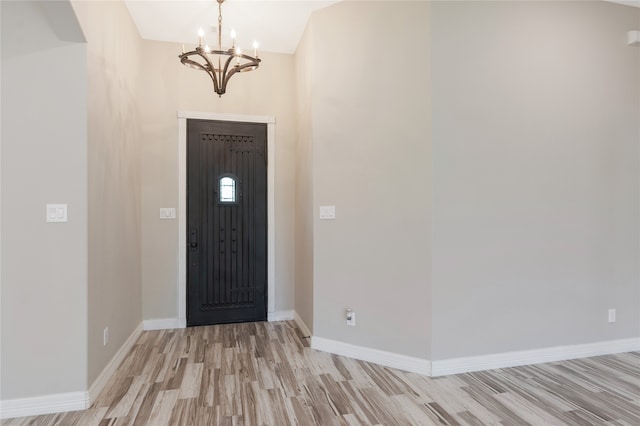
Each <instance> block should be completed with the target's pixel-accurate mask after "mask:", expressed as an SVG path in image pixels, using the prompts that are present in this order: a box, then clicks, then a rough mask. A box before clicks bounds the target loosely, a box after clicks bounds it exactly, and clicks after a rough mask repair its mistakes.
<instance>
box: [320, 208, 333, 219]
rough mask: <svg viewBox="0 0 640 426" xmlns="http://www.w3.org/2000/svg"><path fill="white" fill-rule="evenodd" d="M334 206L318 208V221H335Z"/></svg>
mask: <svg viewBox="0 0 640 426" xmlns="http://www.w3.org/2000/svg"><path fill="white" fill-rule="evenodd" d="M335 218H336V206H320V219H335Z"/></svg>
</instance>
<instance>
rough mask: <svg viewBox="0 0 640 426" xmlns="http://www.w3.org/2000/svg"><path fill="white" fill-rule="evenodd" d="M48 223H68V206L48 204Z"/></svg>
mask: <svg viewBox="0 0 640 426" xmlns="http://www.w3.org/2000/svg"><path fill="white" fill-rule="evenodd" d="M47 222H48V223H63V222H67V205H66V204H47Z"/></svg>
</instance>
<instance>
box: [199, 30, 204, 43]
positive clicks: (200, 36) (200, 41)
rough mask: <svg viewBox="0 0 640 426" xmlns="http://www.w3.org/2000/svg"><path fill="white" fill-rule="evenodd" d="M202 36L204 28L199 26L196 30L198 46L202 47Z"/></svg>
mask: <svg viewBox="0 0 640 426" xmlns="http://www.w3.org/2000/svg"><path fill="white" fill-rule="evenodd" d="M203 38H204V30H203V29H202V28H200V29H199V30H198V46H200V47H202V39H203Z"/></svg>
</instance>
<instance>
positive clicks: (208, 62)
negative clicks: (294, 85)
mask: <svg viewBox="0 0 640 426" xmlns="http://www.w3.org/2000/svg"><path fill="white" fill-rule="evenodd" d="M216 1H217V2H218V49H212V48H210V47H209V46H208V45H207V44H206V43H205V44H204V46H203V43H204V31H203V30H202V28H200V31H198V45H197V46H196V47H195V49H194V50H192V51H190V52H185V50H184V45H182V54H180V55H178V57H179V58H180V62H182V63H183V64H184V65H186V66H188V67H190V68H194V69H197V70H201V71H204V72H206V73H207V74H208V75H209V77H211V80H212V81H213V90H214V91H215V92H216V93H217V94H218V96H220V97H222V95H223V94H224V93H225V92H226V90H227V83H229V80H230V79H231V77H233V76H234V74H236V73H239V72H247V71H253V70H255V69H257V68H258V66H260V59H259V58H258V43H257V42H255V41H254V42H253V56H249V55H246V54H244V53H242V50H241V49H240V47H236V32H235V30H231V40H232V42H231V47H230V48H229V49H226V50H223V49H222V3H224V1H225V0H216Z"/></svg>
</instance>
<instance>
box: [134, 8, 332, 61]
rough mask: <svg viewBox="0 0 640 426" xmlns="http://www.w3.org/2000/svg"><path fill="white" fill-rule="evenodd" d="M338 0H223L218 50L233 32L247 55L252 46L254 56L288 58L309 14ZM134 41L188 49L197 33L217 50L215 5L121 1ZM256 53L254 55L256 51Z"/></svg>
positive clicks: (294, 48) (296, 44)
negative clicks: (166, 43)
mask: <svg viewBox="0 0 640 426" xmlns="http://www.w3.org/2000/svg"><path fill="white" fill-rule="evenodd" d="M337 1H338V0H226V1H225V2H224V3H223V4H222V30H223V41H222V44H223V46H222V47H223V48H228V47H230V41H229V37H228V34H229V32H230V31H231V29H232V28H233V29H235V30H236V33H237V44H238V45H239V46H240V47H241V48H243V49H244V50H245V51H246V52H248V53H251V50H252V45H253V41H254V40H257V41H258V43H259V49H258V50H259V51H267V52H275V53H294V52H295V50H296V47H297V46H298V41H299V40H300V38H301V37H302V33H303V32H304V29H305V27H306V25H307V21H308V20H309V16H310V15H311V13H312V12H313V11H314V10H317V9H321V8H323V7H327V6H329V5H331V4H334V3H337ZM125 4H126V6H127V8H128V9H129V13H130V14H131V17H132V18H133V21H134V23H135V24H136V26H137V27H138V31H139V32H140V36H141V37H142V38H144V39H148V40H158V41H169V42H176V43H183V44H185V47H186V48H189V47H193V46H194V45H195V44H196V42H197V40H198V29H199V28H202V29H203V30H204V31H205V39H206V43H207V44H209V45H210V46H211V47H217V43H218V41H217V40H218V36H217V25H218V3H217V1H216V0H125ZM258 53H259V52H258Z"/></svg>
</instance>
